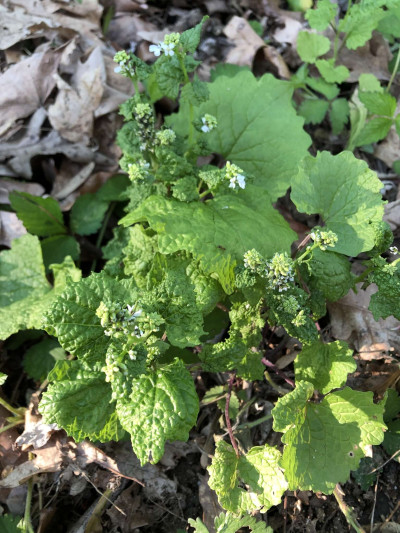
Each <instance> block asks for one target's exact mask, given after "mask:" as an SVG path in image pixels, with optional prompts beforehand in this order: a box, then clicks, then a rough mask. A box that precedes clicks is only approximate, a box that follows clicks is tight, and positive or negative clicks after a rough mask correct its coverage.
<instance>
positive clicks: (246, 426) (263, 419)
mask: <svg viewBox="0 0 400 533" xmlns="http://www.w3.org/2000/svg"><path fill="white" fill-rule="evenodd" d="M271 418H272V415H271V414H269V415H265V416H262V417H261V418H257V420H254V421H253V422H246V423H245V424H240V425H239V426H237V427H236V429H251V428H254V427H256V426H258V425H259V424H262V423H263V422H266V421H267V420H270V419H271Z"/></svg>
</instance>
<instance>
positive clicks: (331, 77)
mask: <svg viewBox="0 0 400 533" xmlns="http://www.w3.org/2000/svg"><path fill="white" fill-rule="evenodd" d="M315 65H316V67H317V69H318V70H319V73H320V74H321V76H322V77H323V78H324V80H325V81H327V82H328V83H343V82H344V81H345V80H347V78H348V77H349V76H350V71H349V69H348V68H347V67H345V66H344V65H340V66H339V67H335V65H334V60H333V59H318V60H317V61H316V62H315Z"/></svg>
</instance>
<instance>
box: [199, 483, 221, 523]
mask: <svg viewBox="0 0 400 533" xmlns="http://www.w3.org/2000/svg"><path fill="white" fill-rule="evenodd" d="M198 477H199V480H200V485H199V500H200V504H201V507H202V508H203V517H202V519H203V522H204V525H205V526H206V527H207V528H208V530H209V531H210V533H213V532H214V531H215V527H214V519H215V517H217V516H219V515H220V514H221V513H222V512H223V509H222V507H221V506H220V504H219V502H218V498H217V495H216V493H215V492H214V491H213V490H211V489H210V486H209V484H208V477H209V476H208V475H207V476H200V475H199V476H198Z"/></svg>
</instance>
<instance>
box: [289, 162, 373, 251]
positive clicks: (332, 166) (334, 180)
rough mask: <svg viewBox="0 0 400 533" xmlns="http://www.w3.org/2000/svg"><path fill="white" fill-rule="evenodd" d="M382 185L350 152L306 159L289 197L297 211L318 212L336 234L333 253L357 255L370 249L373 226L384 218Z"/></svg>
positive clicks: (363, 163) (328, 227) (371, 246)
mask: <svg viewBox="0 0 400 533" xmlns="http://www.w3.org/2000/svg"><path fill="white" fill-rule="evenodd" d="M381 187H382V184H381V182H380V180H379V179H378V178H377V176H376V174H375V172H373V171H372V170H370V169H369V168H368V166H367V164H366V163H365V162H364V161H360V160H358V159H356V158H355V157H354V155H353V154H352V153H351V152H342V153H340V154H339V155H335V156H333V155H331V154H330V153H328V152H320V153H318V155H317V157H316V158H313V157H307V158H305V159H304V161H303V166H302V168H301V169H300V172H299V174H298V175H297V176H296V178H294V180H293V185H292V194H291V198H292V200H293V202H294V203H295V204H296V207H297V209H298V210H299V211H300V212H303V213H308V214H314V213H319V214H320V215H321V216H322V218H323V220H324V222H325V224H326V228H327V229H329V230H331V231H333V232H335V233H336V234H337V236H338V242H337V244H336V246H335V249H334V250H335V252H338V253H342V254H346V255H349V256H357V255H358V254H359V253H361V252H365V251H368V250H370V249H371V248H373V246H374V244H375V230H374V226H373V224H374V223H376V222H378V221H380V220H381V219H382V216H383V202H382V197H381V195H380V190H381Z"/></svg>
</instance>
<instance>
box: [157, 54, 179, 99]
mask: <svg viewBox="0 0 400 533" xmlns="http://www.w3.org/2000/svg"><path fill="white" fill-rule="evenodd" d="M162 59H163V61H157V63H156V65H155V73H156V80H157V85H158V87H159V88H160V90H161V92H162V93H163V94H164V95H165V96H167V97H168V98H172V99H173V100H175V98H177V96H178V93H179V86H180V84H181V83H183V81H184V78H183V74H182V69H181V66H180V64H179V60H178V58H177V56H176V55H174V56H173V57H163V58H162Z"/></svg>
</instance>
